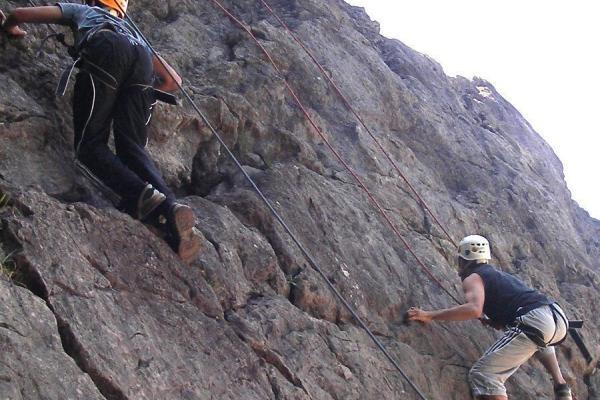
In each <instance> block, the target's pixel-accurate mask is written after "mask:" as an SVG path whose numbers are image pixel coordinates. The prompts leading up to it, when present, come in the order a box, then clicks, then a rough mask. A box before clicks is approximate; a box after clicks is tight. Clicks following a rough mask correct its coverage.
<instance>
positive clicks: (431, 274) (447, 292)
mask: <svg viewBox="0 0 600 400" xmlns="http://www.w3.org/2000/svg"><path fill="white" fill-rule="evenodd" d="M213 2H214V3H215V5H216V6H217V7H218V8H219V9H221V10H222V11H223V12H224V13H225V14H226V15H227V16H228V17H229V18H230V19H231V20H232V21H233V22H235V23H236V24H237V25H239V26H240V27H241V28H242V29H243V30H244V31H246V33H248V35H250V37H251V38H252V40H253V41H254V42H256V44H257V46H258V47H259V48H260V49H261V51H262V52H263V53H264V54H265V56H266V57H267V59H268V60H269V62H270V63H271V65H273V68H275V71H276V72H277V73H278V74H279V75H280V77H281V78H282V80H283V82H284V84H285V86H286V88H287V90H288V92H289V93H290V95H291V96H292V98H293V99H294V101H295V102H296V103H297V104H298V106H299V107H300V110H301V111H302V113H303V114H304V116H305V117H306V119H307V120H308V122H309V123H310V125H311V126H312V127H313V129H314V130H315V132H316V133H317V134H318V135H319V136H320V137H321V139H322V140H323V142H324V143H325V144H326V145H327V147H328V148H329V149H330V150H331V152H332V153H333V154H334V155H335V157H336V158H337V159H338V161H339V162H340V163H341V164H342V165H343V166H344V168H346V170H347V171H348V172H349V173H350V175H352V177H353V178H354V180H356V182H357V183H358V185H359V186H360V187H361V188H362V189H363V190H364V191H365V193H366V194H367V196H368V197H369V199H370V200H371V201H372V202H373V204H374V205H375V207H376V208H377V210H378V211H379V213H380V214H381V215H382V217H383V218H384V219H385V220H386V221H387V223H388V225H389V226H390V228H391V229H392V231H393V232H394V233H395V234H396V236H397V237H398V239H400V241H401V242H402V243H403V244H404V246H405V248H406V250H407V251H408V252H409V253H410V254H411V255H412V256H413V257H414V258H415V260H417V263H418V264H419V267H420V268H421V269H422V270H423V271H424V272H425V273H426V274H427V275H428V276H429V278H430V279H431V280H432V281H433V282H435V283H436V284H437V285H438V286H439V287H440V288H441V289H442V290H443V291H444V292H445V293H446V294H447V295H448V296H450V298H451V299H452V300H454V301H455V302H456V303H458V304H460V301H459V300H458V299H457V298H456V297H455V296H454V295H453V294H452V293H450V291H449V290H448V289H446V287H445V286H444V285H443V284H442V282H440V280H439V279H437V278H436V277H435V276H434V275H433V273H432V272H431V271H430V270H429V268H427V266H426V265H425V263H424V262H423V261H421V259H420V258H419V256H417V254H416V253H415V252H414V250H413V249H412V247H411V246H410V244H409V243H408V242H407V241H406V240H405V239H404V237H402V235H401V234H400V231H398V228H396V226H395V225H394V223H393V222H392V221H391V219H390V218H389V217H388V215H387V213H386V212H385V210H384V209H383V207H382V206H381V205H380V204H379V202H378V201H377V199H376V198H375V197H374V196H373V194H372V193H371V191H370V190H369V189H368V188H367V187H366V185H365V184H364V183H363V181H362V179H360V177H359V176H358V175H357V174H356V173H355V172H354V171H353V170H352V168H351V167H350V166H349V165H348V163H347V162H346V161H345V160H344V159H343V158H342V156H341V155H340V154H339V153H338V152H337V150H336V149H335V148H334V147H333V146H332V145H331V143H330V142H329V140H327V138H326V136H325V134H324V133H323V131H322V130H321V129H320V128H319V127H318V125H317V124H316V123H315V121H314V120H313V118H312V117H311V116H310V114H309V113H308V111H307V110H306V107H304V104H303V103H302V102H301V101H300V99H299V98H298V96H297V95H296V92H295V91H294V89H292V87H291V86H290V84H289V83H288V81H287V80H286V79H285V78H284V75H283V73H282V72H281V70H280V69H279V67H278V66H277V64H276V63H275V61H274V60H273V57H271V54H270V53H269V51H268V50H267V49H266V48H265V47H264V46H263V45H262V44H261V43H260V41H259V40H258V39H257V38H256V36H255V35H254V34H253V33H252V31H251V30H250V28H248V27H247V26H246V25H245V24H244V23H243V22H242V21H240V20H239V19H238V18H236V17H235V16H234V15H233V14H231V13H230V12H229V11H228V10H227V9H226V8H225V7H223V5H222V4H221V3H220V2H219V1H218V0H213Z"/></svg>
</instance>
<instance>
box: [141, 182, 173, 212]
mask: <svg viewBox="0 0 600 400" xmlns="http://www.w3.org/2000/svg"><path fill="white" fill-rule="evenodd" d="M166 199H167V196H165V195H164V194H162V193H161V192H159V191H158V190H156V189H154V187H153V186H152V185H150V184H148V185H146V187H145V188H144V190H142V193H141V194H140V197H139V198H138V202H137V211H136V218H137V219H139V220H140V221H143V220H144V219H146V217H148V215H150V214H151V213H152V211H154V210H156V207H158V206H160V205H161V204H162V203H163V201H165V200H166Z"/></svg>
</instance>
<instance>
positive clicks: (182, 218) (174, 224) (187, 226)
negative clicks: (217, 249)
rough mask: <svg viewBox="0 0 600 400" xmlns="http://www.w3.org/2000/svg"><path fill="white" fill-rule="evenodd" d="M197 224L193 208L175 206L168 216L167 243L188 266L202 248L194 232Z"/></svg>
mask: <svg viewBox="0 0 600 400" xmlns="http://www.w3.org/2000/svg"><path fill="white" fill-rule="evenodd" d="M195 224H196V216H195V215H194V211H193V210H192V209H191V207H189V206H186V205H185V204H179V203H175V204H173V206H172V207H171V209H170V210H169V213H168V215H167V230H168V235H167V243H169V245H170V246H171V248H172V249H173V251H174V252H176V253H177V254H178V255H179V258H181V260H182V261H183V262H184V263H186V264H190V263H191V262H192V261H194V260H195V259H196V257H197V256H198V253H199V252H200V248H201V246H202V243H201V241H200V237H199V236H198V235H197V234H196V233H195V232H194V225H195Z"/></svg>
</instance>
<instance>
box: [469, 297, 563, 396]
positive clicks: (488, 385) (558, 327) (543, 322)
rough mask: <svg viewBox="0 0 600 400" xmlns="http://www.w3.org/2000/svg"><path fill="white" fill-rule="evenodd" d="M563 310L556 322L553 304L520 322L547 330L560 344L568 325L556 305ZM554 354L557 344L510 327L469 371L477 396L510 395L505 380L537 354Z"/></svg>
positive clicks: (545, 337) (551, 339)
mask: <svg viewBox="0 0 600 400" xmlns="http://www.w3.org/2000/svg"><path fill="white" fill-rule="evenodd" d="M554 307H555V308H556V309H557V310H558V312H559V313H561V314H562V316H563V317H564V319H563V318H561V317H560V316H558V315H557V322H556V324H555V323H554V318H553V316H552V310H551V309H550V306H542V307H539V308H536V309H534V310H531V311H529V312H528V313H527V314H525V315H523V316H521V317H519V318H518V321H520V322H522V323H524V324H527V325H529V326H533V327H534V328H537V329H539V330H540V331H542V332H543V333H544V340H545V341H546V343H550V344H553V343H557V342H559V341H561V340H562V339H563V338H564V337H565V336H566V334H567V329H568V327H567V326H566V324H565V322H564V321H566V317H565V315H564V312H563V311H562V309H561V308H560V307H559V306H558V305H556V304H555V305H554ZM537 352H540V353H554V347H550V346H549V347H539V346H537V345H536V344H535V343H533V342H532V341H531V339H529V338H528V337H527V336H526V335H525V334H524V333H523V331H521V330H520V329H518V327H514V328H508V329H507V330H506V331H505V332H504V336H502V337H501V338H500V339H499V340H498V341H497V342H496V343H494V344H493V345H492V347H490V348H489V349H488V350H487V351H486V352H485V354H484V355H483V356H481V358H480V359H479V360H478V361H477V362H476V363H475V365H473V368H471V370H470V371H469V384H470V385H471V390H472V392H473V395H474V396H485V395H487V396H506V387H504V382H506V380H507V379H508V378H509V377H510V376H511V375H512V374H514V373H515V371H516V370H517V369H518V368H519V367H520V366H521V364H523V363H524V362H525V361H527V360H528V359H529V358H531V356H533V355H534V354H535V353H537Z"/></svg>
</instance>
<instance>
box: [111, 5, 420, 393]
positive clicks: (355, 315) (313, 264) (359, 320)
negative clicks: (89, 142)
mask: <svg viewBox="0 0 600 400" xmlns="http://www.w3.org/2000/svg"><path fill="white" fill-rule="evenodd" d="M215 1H216V0H215ZM216 2H217V3H218V1H216ZM116 4H117V5H118V3H116ZM119 8H120V9H121V11H122V12H123V14H124V15H125V17H126V18H127V20H128V21H129V22H130V23H131V25H132V27H133V28H134V29H135V30H136V31H137V33H138V34H139V35H140V37H141V38H142V39H143V40H144V42H145V43H146V44H147V45H148V47H149V48H150V50H151V51H152V54H154V55H155V56H156V57H158V59H159V60H160V62H161V63H162V64H163V66H164V67H165V68H166V67H167V65H166V63H165V61H164V60H163V59H162V58H161V57H160V55H159V54H158V52H157V51H156V50H155V49H154V47H153V46H152V45H151V44H150V42H149V41H148V39H146V37H145V36H144V35H143V33H142V32H141V30H140V29H139V28H138V27H137V25H136V24H135V22H134V21H133V20H132V19H131V18H130V17H129V15H128V14H127V13H125V11H124V10H123V9H122V8H121V6H120V5H119ZM167 71H168V68H167ZM172 77H173V76H172ZM173 78H174V77H173ZM176 83H177V87H178V88H179V90H180V91H181V92H182V93H183V95H184V96H185V98H186V99H187V100H188V102H189V103H190V104H191V106H192V107H193V108H194V110H195V111H196V113H197V114H198V115H199V116H200V118H201V119H202V121H204V123H205V124H206V126H207V127H208V128H209V130H210V131H211V132H212V134H213V135H214V136H215V138H216V139H217V140H218V141H219V143H220V144H221V146H223V148H224V149H225V151H226V153H227V155H228V156H229V157H230V158H231V160H232V161H233V162H234V163H235V165H236V167H237V168H238V169H239V170H240V171H241V172H242V174H243V175H244V177H245V178H246V180H247V181H248V182H249V183H250V185H251V186H252V187H253V189H254V191H255V192H256V193H257V194H258V196H259V197H260V198H261V200H262V201H263V203H264V204H265V205H266V206H267V208H268V209H269V210H270V211H271V214H272V215H273V216H274V217H275V218H276V219H277V221H278V222H279V223H280V224H281V226H282V227H283V228H284V230H285V231H286V233H287V234H288V235H289V236H290V238H291V239H292V241H293V242H294V243H295V244H296V246H298V248H299V249H300V251H301V252H302V254H303V255H304V257H305V258H306V260H307V261H308V262H309V264H310V265H311V267H312V268H313V269H314V270H315V271H317V273H318V274H319V275H320V276H321V277H322V278H323V280H324V281H325V283H326V284H327V286H328V287H329V289H331V291H332V292H333V293H334V294H335V296H336V297H337V298H338V299H339V300H340V302H341V303H342V304H343V305H344V307H345V308H346V309H347V310H348V312H349V313H350V314H351V315H352V317H353V318H354V319H355V320H356V322H357V323H358V324H359V325H360V326H361V327H362V328H363V329H364V331H365V332H366V333H367V335H368V336H369V338H370V339H371V340H372V341H373V342H374V343H375V345H376V346H377V347H378V348H379V350H381V352H383V354H384V355H385V357H386V358H387V359H388V360H389V361H390V363H391V364H392V365H393V366H394V368H395V369H396V370H397V371H398V372H399V373H400V374H401V375H402V377H403V378H404V379H405V380H406V381H407V382H408V384H409V385H410V386H411V387H412V389H413V390H414V391H415V392H416V393H417V394H418V395H419V397H420V398H421V399H422V400H428V399H427V397H425V395H424V394H423V393H422V392H421V390H420V389H419V387H418V386H417V385H416V384H415V383H414V382H413V381H412V380H411V379H410V378H409V377H408V375H406V373H405V372H404V371H403V370H402V368H401V367H400V365H399V364H398V363H397V362H396V360H395V359H394V357H393V356H392V355H391V354H390V353H389V351H388V350H387V349H386V347H385V346H384V345H383V344H382V343H381V342H380V341H379V340H378V339H377V338H376V337H375V335H374V334H373V332H372V331H371V330H370V329H369V327H368V326H367V325H366V324H365V322H364V321H363V320H362V318H360V316H359V315H358V313H357V312H356V311H355V310H354V308H353V307H352V306H351V305H350V303H348V301H347V300H346V299H345V298H344V296H343V295H342V294H341V293H340V292H339V291H338V290H337V288H336V287H335V286H334V285H333V283H332V282H331V281H330V280H329V278H328V277H327V275H326V274H325V272H324V271H323V270H322V269H321V268H320V267H319V265H318V264H317V262H316V261H315V259H314V258H313V257H312V255H311V254H310V253H309V252H308V251H307V250H306V249H305V248H304V246H303V245H302V243H300V241H299V240H298V238H297V237H296V235H295V234H294V233H293V232H292V230H291V229H290V228H289V226H288V225H287V224H286V222H285V221H284V220H283V218H282V217H281V216H280V215H279V213H278V212H277V211H276V210H275V208H274V207H273V205H272V204H271V202H270V201H269V200H268V199H267V197H266V196H265V195H264V194H263V192H262V191H261V190H260V189H259V188H258V186H257V185H256V183H255V182H254V180H253V179H252V177H250V175H249V174H248V173H247V172H246V171H245V170H244V168H243V167H242V164H241V163H240V162H239V160H238V159H237V157H236V156H235V155H234V154H233V152H232V151H231V149H230V148H229V147H228V146H227V144H226V143H225V141H224V140H223V138H222V137H221V135H220V134H219V133H218V132H217V130H216V129H215V128H214V127H213V126H212V124H211V123H210V121H209V120H208V118H207V117H206V116H205V115H204V113H202V111H201V110H200V108H199V107H198V106H197V105H196V103H195V102H194V100H193V99H192V97H191V96H190V95H189V93H188V92H187V90H185V89H184V88H183V86H182V85H181V84H179V82H177V81H176Z"/></svg>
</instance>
